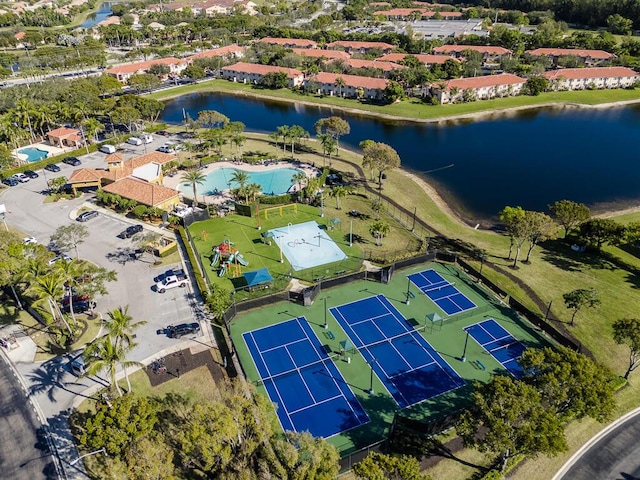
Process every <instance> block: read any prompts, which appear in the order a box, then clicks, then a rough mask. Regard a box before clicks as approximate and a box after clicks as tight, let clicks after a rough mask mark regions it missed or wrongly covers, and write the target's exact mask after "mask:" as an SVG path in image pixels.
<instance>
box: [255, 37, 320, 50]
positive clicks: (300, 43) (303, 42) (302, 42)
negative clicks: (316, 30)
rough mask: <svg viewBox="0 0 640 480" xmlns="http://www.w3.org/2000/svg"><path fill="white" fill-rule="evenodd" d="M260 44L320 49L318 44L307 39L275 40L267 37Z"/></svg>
mask: <svg viewBox="0 0 640 480" xmlns="http://www.w3.org/2000/svg"><path fill="white" fill-rule="evenodd" d="M258 42H260V43H269V44H271V45H295V46H297V47H299V48H318V44H317V43H316V42H314V41H313V40H307V39H305V38H273V37H265V38H261V39H260V40H258Z"/></svg>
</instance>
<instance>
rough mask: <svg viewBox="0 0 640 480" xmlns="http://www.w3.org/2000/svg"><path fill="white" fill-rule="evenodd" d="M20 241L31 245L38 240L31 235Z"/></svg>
mask: <svg viewBox="0 0 640 480" xmlns="http://www.w3.org/2000/svg"><path fill="white" fill-rule="evenodd" d="M22 243H24V244H25V245H33V244H35V243H38V240H36V239H35V238H33V237H25V238H23V239H22Z"/></svg>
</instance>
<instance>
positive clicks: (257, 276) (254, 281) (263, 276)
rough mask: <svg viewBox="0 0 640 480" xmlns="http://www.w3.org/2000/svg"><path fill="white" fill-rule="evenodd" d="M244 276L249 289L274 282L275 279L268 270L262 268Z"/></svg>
mask: <svg viewBox="0 0 640 480" xmlns="http://www.w3.org/2000/svg"><path fill="white" fill-rule="evenodd" d="M243 276H244V279H245V280H246V281H247V286H249V287H252V286H254V285H260V284H262V283H268V282H272V281H273V277H272V276H271V274H270V273H269V269H268V268H261V269H260V270H253V271H251V272H245V273H244V274H243Z"/></svg>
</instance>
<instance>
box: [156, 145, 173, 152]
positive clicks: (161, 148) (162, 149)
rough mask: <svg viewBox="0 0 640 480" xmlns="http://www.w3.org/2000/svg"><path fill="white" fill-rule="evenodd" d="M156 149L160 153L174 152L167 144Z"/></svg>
mask: <svg viewBox="0 0 640 480" xmlns="http://www.w3.org/2000/svg"><path fill="white" fill-rule="evenodd" d="M156 150H157V151H158V152H160V153H171V152H172V150H171V149H170V148H169V147H167V146H166V145H162V146H161V147H158V148H157V149H156Z"/></svg>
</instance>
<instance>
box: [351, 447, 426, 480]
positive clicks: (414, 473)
mask: <svg viewBox="0 0 640 480" xmlns="http://www.w3.org/2000/svg"><path fill="white" fill-rule="evenodd" d="M353 473H355V474H356V476H357V477H358V478H362V479H363V480H383V479H387V478H393V479H397V480H430V478H431V477H429V476H428V475H423V474H422V473H421V472H420V462H418V460H417V459H416V458H414V457H411V456H409V455H398V456H392V455H386V454H384V453H378V452H371V453H370V454H369V455H367V456H366V457H365V459H364V460H362V461H360V462H358V463H356V464H354V465H353Z"/></svg>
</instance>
